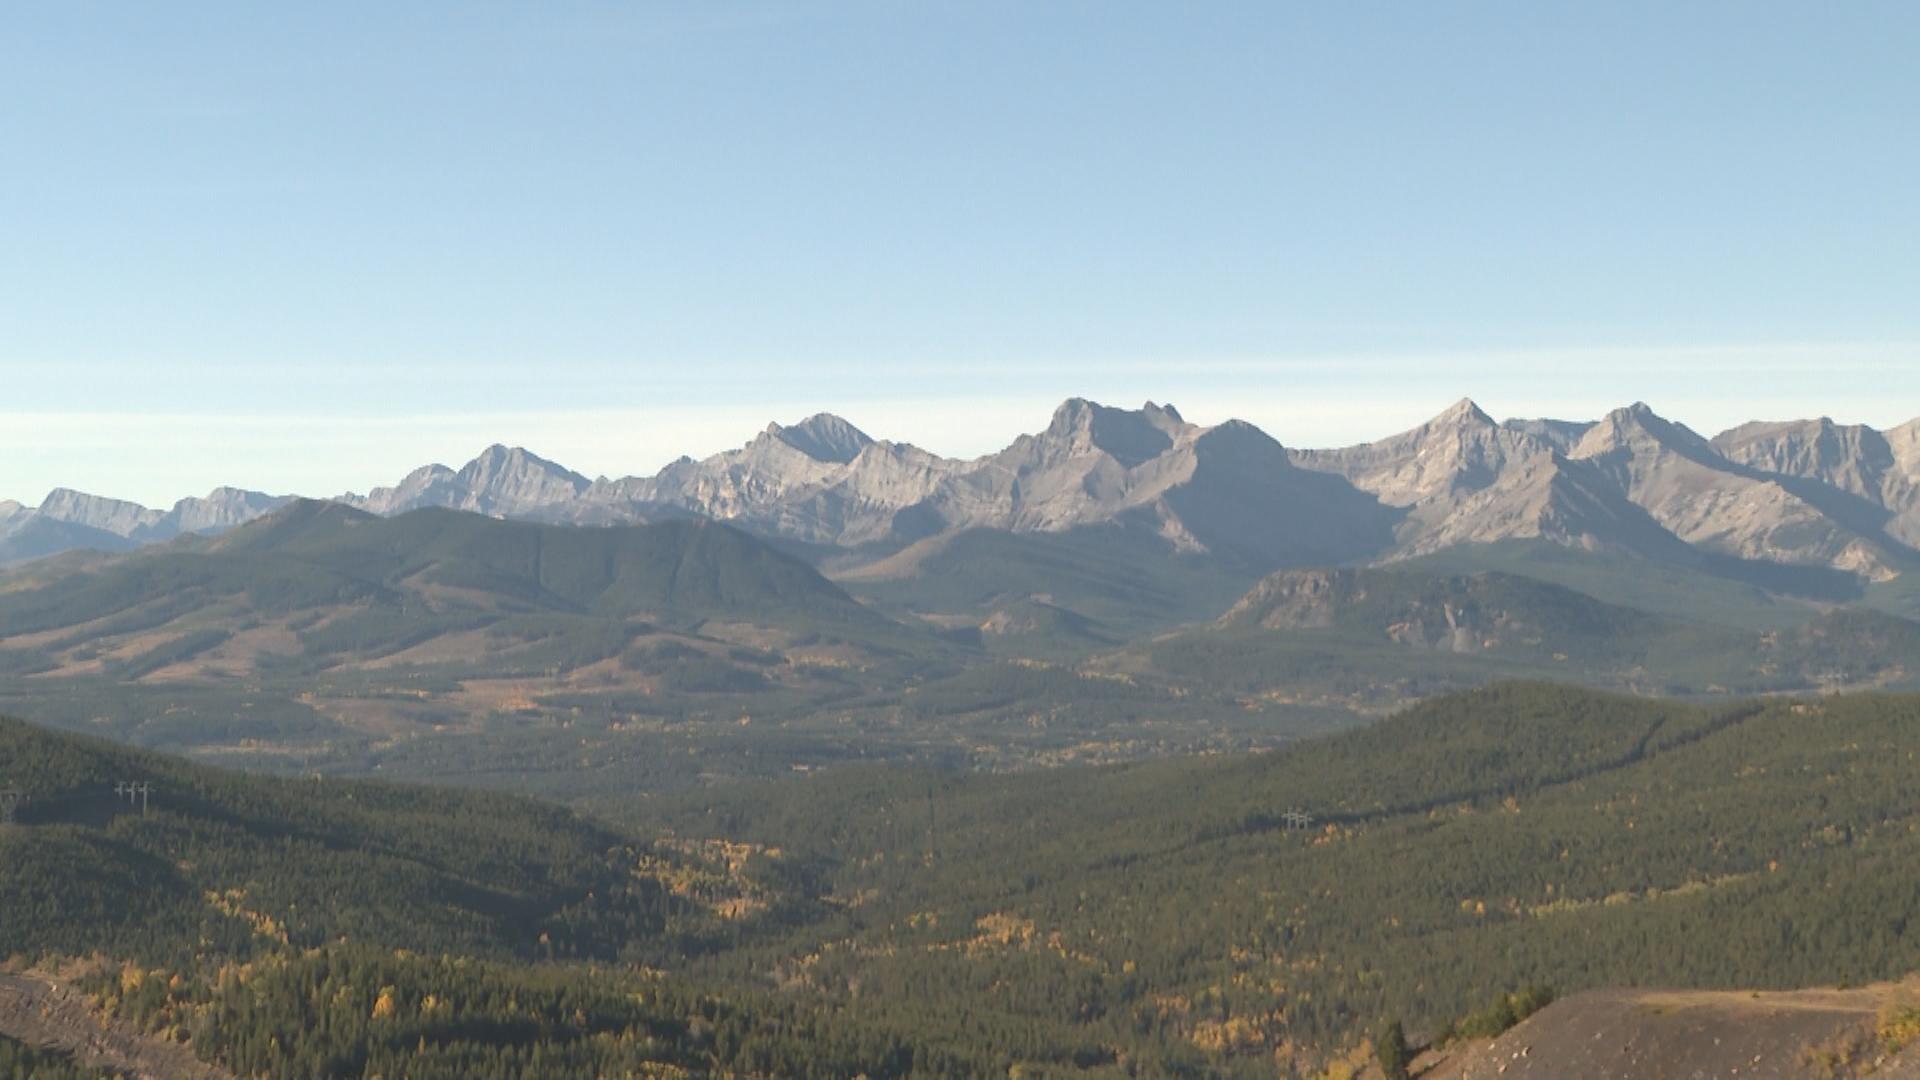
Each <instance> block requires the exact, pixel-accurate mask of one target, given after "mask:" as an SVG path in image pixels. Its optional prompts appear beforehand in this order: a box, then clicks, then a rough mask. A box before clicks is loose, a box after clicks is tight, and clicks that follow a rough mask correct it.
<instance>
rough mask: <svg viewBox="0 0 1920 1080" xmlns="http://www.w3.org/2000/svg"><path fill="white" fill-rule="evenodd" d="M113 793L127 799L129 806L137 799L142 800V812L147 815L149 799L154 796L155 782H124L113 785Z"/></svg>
mask: <svg viewBox="0 0 1920 1080" xmlns="http://www.w3.org/2000/svg"><path fill="white" fill-rule="evenodd" d="M113 793H114V794H115V795H118V796H121V797H122V798H124V799H126V800H127V803H128V805H132V804H133V801H134V800H135V799H138V800H140V812H141V813H142V814H145V813H146V812H147V797H148V796H150V795H152V794H153V781H151V780H122V781H120V782H119V783H117V784H115V785H113Z"/></svg>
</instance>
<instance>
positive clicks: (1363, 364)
mask: <svg viewBox="0 0 1920 1080" xmlns="http://www.w3.org/2000/svg"><path fill="white" fill-rule="evenodd" d="M1916 56H1920V5H1916V4H1913V3H1910V2H1899V3H1868V2H1849V3H1841V4H1834V3H1813V2H1808V3H1804V4H1791V5H1789V4H1775V3H1764V2H1757V0H1750V2H1740V3H1724V4H1723V3H1708V2H1690V3H1680V4H1676V3H1672V2H1670V0H1662V2H1657V3H1628V2H1619V0H1608V2H1605V3H1588V4H1570V3H1567V4H1563V3H1539V2H1536V0H1521V2H1512V3H1497V2H1482V0H1462V2H1459V3H1425V2H1413V0H1409V2H1405V3H1393V4H1376V3H1365V2H1354V3H1299V4H1292V3H1280V2H1275V0H1261V2H1256V3H1244V4H1240V3H1226V2H1220V3H1205V4H1164V3H1157V4H1144V3H1123V2H1116V3H1065V2H1058V3H1056V2H1033V0H1009V2H995V0H966V2H953V3H945V2H941V3H906V2H889V3H866V2H851V0H850V2H845V3H830V2H817V3H806V4H799V3H795V4H760V3H744V2H742V3H714V2H701V3H692V2H689V3H686V4H631V3H618V4H616V3H607V4H570V3H557V2H542V3H533V4H526V3H519V4H498V5H495V4H486V3H472V2H462V3H457V4H456V3H448V4H428V3H419V4H392V3H325V4H258V3H248V4H241V3H233V4H216V3H192V2H187V3H179V4H130V3H118V4H94V3H86V2H80V0H70V2H60V3H41V4H25V5H15V6H14V7H12V8H11V9H10V10H9V11H8V14H7V17H6V18H5V20H4V22H0V498H3V497H12V498H17V499H21V500H23V501H26V502H29V503H32V502H34V501H37V500H38V499H39V497H40V496H41V495H42V494H43V493H44V492H45V491H46V490H47V489H48V488H50V487H53V486H55V485H68V486H75V487H80V488H83V489H86V490H89V491H94V492H97V493H100V494H106V495H116V496H121V497H126V498H134V499H139V500H141V501H145V502H148V503H170V502H171V501H172V500H173V499H175V498H177V497H179V496H181V495H186V494H198V493H203V492H204V491H205V490H206V489H208V488H210V487H211V486H213V485H214V484H216V483H234V484H239V485H243V486H248V487H255V488H262V489H266V490H270V491H276V492H281V491H297V492H301V493H305V494H331V493H335V492H338V491H342V490H346V489H355V490H364V489H365V488H367V487H368V486H371V485H373V484H376V483H383V482H390V481H392V480H394V479H396V478H397V477H398V476H399V475H400V474H401V473H402V472H404V471H405V470H406V469H408V468H411V467H413V466H415V465H418V464H422V463H425V462H427V461H431V460H439V461H444V462H447V463H450V464H457V463H458V462H459V461H462V460H464V459H465V458H467V457H470V456H471V455H472V454H473V453H474V452H476V451H477V450H479V449H480V448H481V447H482V446H484V445H485V444H487V443H490V442H495V441H502V442H508V443H520V444H524V445H527V446H528V447H530V448H531V449H533V450H535V451H537V452H540V453H543V454H545V455H547V456H549V457H553V458H556V459H558V460H561V461H563V462H565V463H566V464H568V465H571V466H572V467H574V468H576V469H579V470H581V471H583V472H587V473H589V474H597V473H606V474H610V475H624V474H636V473H637V474H645V473H650V472H652V471H654V470H655V469H656V468H658V467H659V466H660V465H661V464H663V463H664V462H666V461H667V460H669V459H671V458H673V457H675V456H677V455H679V454H680V453H683V452H684V453H692V454H696V455H699V454H703V453H709V452H712V451H714V450H718V449H721V448H724V447H727V446H731V445H738V444H740V443H743V442H745V441H746V440H747V439H748V438H749V437H750V436H751V435H752V434H753V433H754V432H755V431H757V430H758V429H759V428H760V427H762V426H764V424H765V423H766V421H768V420H771V419H779V420H783V421H791V420H795V419H798V418H799V417H801V416H804V415H806V414H808V413H810V412H814V411H818V410H821V409H828V410H832V411H835V412H838V413H841V414H843V415H845V416H847V417H848V418H850V419H852V420H853V421H855V422H856V423H858V424H860V425H861V426H862V427H864V428H866V429H868V430H869V431H870V432H872V433H873V434H875V435H879V436H885V437H892V438H902V439H909V440H912V441H915V442H919V443H921V444H922V445H925V446H927V447H928V448H929V449H933V450H936V451H940V452H944V453H950V454H972V453H980V452H985V451H988V450H991V449H995V448H997V447H999V446H1000V445H1003V444H1004V443H1005V442H1007V441H1008V440H1009V439H1010V438H1011V437H1012V436H1013V435H1014V434H1016V433H1017V432H1019V431H1023V430H1032V429H1035V428H1037V427H1039V426H1041V425H1042V424H1044V422H1045V420H1046V416H1047V413H1048V411H1049V410H1050V409H1051V407H1052V406H1053V405H1054V404H1055V403H1057V401H1058V400H1059V399H1061V398H1063V397H1066V396H1068V395H1080V396H1087V397H1093V398H1096V399H1099V400H1103V401H1109V402H1112V403H1117V404H1126V405H1137V404H1139V403H1140V402H1141V401H1143V400H1145V399H1148V398H1152V399H1154V400H1157V401H1172V402H1174V403H1175V404H1177V405H1179V406H1180V407H1181V408H1182V410H1183V411H1184V412H1185V413H1186V414H1187V416H1188V417H1189V418H1190V419H1195V420H1200V421H1207V422H1211V421H1216V420H1221V419H1225V418H1227V417H1229V416H1236V415H1237V416H1242V417H1244V418H1246V419H1250V420H1253V421H1254V422H1256V423H1259V424H1260V425H1261V426H1263V427H1265V428H1266V429H1267V430H1268V431H1270V432H1271V433H1272V434H1273V435H1275V437H1277V438H1279V439H1280V440H1281V441H1283V442H1286V443H1289V444H1294V445H1330V444H1339V443H1349V442H1355V441H1360V440H1363V439H1368V438H1374V437H1377V436H1380V435H1383V434H1386V433H1388V432H1391V431H1394V430H1397V429H1400V428H1404V427H1407V426H1410V425H1411V424H1413V423H1415V422H1417V421H1419V420H1420V419H1422V418H1424V417H1425V416H1427V415H1430V414H1432V413H1435V412H1438V411H1439V410H1440V409H1442V408H1444V407H1445V406H1446V405H1448V404H1449V403H1450V402H1452V401H1453V400H1454V399H1456V398H1459V397H1461V396H1465V395H1471V396H1473V397H1475V398H1476V399H1477V400H1479V401H1480V402H1481V403H1482V404H1483V405H1484V406H1485V407H1486V408H1487V409H1488V410H1489V411H1491V412H1494V413H1495V414H1496V415H1512V414H1539V413H1551V414H1560V415H1576V416H1578V415H1593V414H1596V413H1598V412H1600V411H1602V410H1604V409H1606V408H1608V407H1611V406H1616V405H1621V404H1625V403H1628V402H1630V401H1633V400H1636V399H1645V400H1647V401H1649V402H1650V403H1652V404H1653V405H1654V406H1655V407H1656V408H1657V409H1659V410H1661V411H1662V412H1663V413H1665V414H1667V415H1670V416H1672V417H1674V418H1676V419H1679V420H1682V421H1684V422H1687V423H1688V424H1690V425H1692V426H1694V427H1696V428H1698V429H1700V430H1702V431H1705V432H1708V433H1711V432H1712V431H1714V430H1717V429H1718V428H1719V427H1721V426H1725V425H1727V424H1730V423H1733V422H1736V421H1738V420H1742V419H1746V418H1750V417H1755V416H1764V417H1770V418H1779V417H1787V416H1800V415H1819V414H1830V415H1833V416H1835V417H1836V418H1838V419H1843V420H1850V421H1865V422H1871V423H1875V424H1878V425H1888V424H1892V423H1896V422H1899V421H1902V420H1905V419H1909V418H1911V417H1913V416H1916V415H1920V130H1917V129H1920V63H1917V62H1916V60H1915V57H1916Z"/></svg>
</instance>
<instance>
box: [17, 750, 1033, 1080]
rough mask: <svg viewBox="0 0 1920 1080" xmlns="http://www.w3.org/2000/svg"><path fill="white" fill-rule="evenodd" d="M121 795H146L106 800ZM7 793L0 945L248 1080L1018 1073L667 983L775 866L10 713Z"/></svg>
mask: <svg viewBox="0 0 1920 1080" xmlns="http://www.w3.org/2000/svg"><path fill="white" fill-rule="evenodd" d="M129 782H132V783H136V784H139V785H142V786H143V788H144V789H145V790H146V794H145V796H144V802H145V805H144V806H143V805H141V804H142V802H143V798H142V796H140V795H135V796H134V797H133V798H132V799H131V800H130V799H129V798H128V797H127V796H126V795H124V794H120V793H118V792H116V790H115V789H116V786H124V785H125V784H127V783H129ZM0 787H11V788H14V789H16V790H18V791H21V792H24V793H25V794H26V795H27V796H28V797H29V798H28V801H27V802H25V803H24V804H23V805H21V806H20V807H19V808H18V813H17V821H16V822H15V823H14V824H11V825H0V911H4V912H5V913H6V917H5V918H4V919H0V957H5V958H8V960H7V963H8V964H9V965H10V966H13V967H15V968H20V967H24V966H25V965H28V964H32V963H35V962H36V961H38V962H39V963H41V964H43V965H52V966H53V968H57V969H58V970H59V971H60V974H61V977H62V978H66V979H69V980H72V979H75V978H76V975H75V974H74V966H75V965H76V964H78V965H79V967H80V969H81V972H82V973H81V974H79V975H78V976H77V980H78V985H79V986H81V987H82V988H83V989H85V990H86V991H87V992H88V993H90V994H92V995H93V996H94V998H95V999H96V1000H97V1001H98V1002H99V1003H100V1004H101V1005H102V1006H103V1007H105V1008H106V1009H108V1010H109V1011H110V1012H111V1013H114V1014H117V1015H118V1016H119V1017H121V1018H123V1019H126V1020H130V1021H132V1022H134V1023H136V1024H138V1025H140V1026H141V1027H144V1028H146V1029H149V1030H152V1031H154V1032H156V1033H158V1034H160V1035H163V1036H164V1037H166V1038H168V1039H173V1040H188V1041H189V1042H190V1045H191V1047H192V1049H193V1051H194V1052H195V1053H196V1054H197V1055H199V1056H200V1057H202V1058H204V1059H206V1060H209V1061H212V1062H216V1063H219V1064H221V1065H224V1066H226V1067H228V1068H229V1069H231V1070H233V1071H234V1072H236V1073H238V1074H240V1075H273V1076H299V1077H309V1076H311V1077H348V1076H362V1075H382V1076H389V1077H398V1076H409V1077H445V1078H448V1080H452V1078H485V1077H557V1076H581V1075H620V1076H627V1075H645V1076H656V1075H657V1076H675V1075H710V1074H726V1075H743V1076H794V1077H807V1076H820V1077H852V1076H856V1075H861V1074H866V1075H871V1076H905V1075H907V1074H908V1073H909V1072H912V1071H915V1070H921V1071H925V1070H931V1071H933V1072H934V1073H935V1074H939V1075H949V1076H964V1075H978V1074H979V1070H980V1069H982V1068H985V1067H987V1066H986V1063H987V1062H999V1061H1000V1060H1001V1058H1000V1057H999V1055H998V1054H996V1053H992V1052H989V1050H988V1049H987V1048H972V1049H970V1048H967V1047H964V1046H962V1047H955V1048H953V1049H942V1048H940V1047H938V1046H933V1045H928V1044H924V1043H916V1042H915V1041H914V1040H912V1039H911V1038H910V1036H909V1035H907V1034H903V1033H899V1032H895V1031H892V1030H891V1029H889V1028H888V1027H887V1026H886V1025H885V1024H884V1023H875V1024H863V1023H859V1022H857V1021H854V1020H846V1019H842V1018H840V1017H839V1016H837V1015H836V1014H835V1013H834V1012H832V1011H828V1010H822V1009H818V1008H816V1007H814V1006H813V1005H812V1004H811V1003H808V1002H794V1001H789V1000H775V999H771V998H768V997H766V996H765V994H764V992H763V990H762V989H760V988H756V987H752V986H748V987H741V988H734V989H725V990H723V991H721V992H718V993H715V992H708V991H703V990H700V989H698V988H696V987H695V986H693V985H691V984H689V983H686V982H684V981H682V980H679V979H675V978H671V977H669V976H667V975H666V974H665V973H664V972H665V971H666V970H668V969H675V968H680V967H683V966H684V965H685V962H686V960H687V959H688V957H689V956H691V955H695V954H699V953H705V952H712V951H716V950H720V949H724V948H728V947H730V946H733V945H735V944H737V943H738V942H739V940H740V937H741V935H742V933H743V932H749V931H750V930H751V928H752V927H753V926H754V925H755V923H754V921H753V917H754V916H759V915H761V914H763V913H764V914H766V915H767V917H769V918H771V917H775V916H779V915H782V914H783V904H784V903H785V897H786V896H787V895H788V894H787V892H786V891H785V890H783V889H781V888H779V887H778V882H779V880H780V873H781V870H780V867H779V859H778V857H777V855H775V854H774V853H765V852H757V851H747V850H744V849H741V850H734V849H721V850H717V851H709V850H705V849H702V848H700V847H699V846H697V845H696V846H684V847H676V846H673V845H671V844H669V845H666V846H661V845H655V844H647V843H641V842H636V841H633V840H631V839H628V838H625V837H622V836H620V835H618V834H616V833H614V832H612V831H609V830H608V829H606V828H604V827H601V826H598V825H595V824H593V823H591V822H589V821H587V820H585V819H583V818H581V817H579V816H578V815H576V814H574V813H572V812H569V811H567V810H564V809H561V808H558V807H554V806H550V805H544V804H540V803H536V802H533V801H530V800H525V799H520V798H515V797H511V796H503V795H496V794H487V793H479V792H464V791H449V790H439V789H431V788H422V787H405V786H398V785H389V784H381V783H373V782H353V781H337V780H325V781H315V780H289V779H279V778H267V777H257V776H249V775H244V774H239V773H233V772H228V771H224V770H218V769H210V768H207V767H203V766H198V765H193V764H189V763H186V762H182V761H178V760H175V759H171V758H167V757H164V756H161V755H156V754H151V753H146V752H141V751H135V750H129V749H126V748H122V747H119V746H115V745H112V744H108V743H105V742H101V741H99V740H95V739H91V738H87V737H82V736H73V735H66V734H55V733H50V732H47V731H44V730H41V729H38V728H35V727H32V726H30V725H27V724H24V723H20V722H17V721H13V720H6V719H0ZM62 957H65V958H81V959H78V960H74V959H68V960H64V961H63V960H61V959H60V958H62ZM86 958H93V959H86ZM3 1019H4V1018H0V1020H3ZM0 1034H4V1032H3V1031H0ZM6 1055H13V1057H14V1059H16V1060H20V1061H32V1062H35V1063H36V1064H35V1067H36V1068H39V1067H42V1066H44V1067H45V1068H47V1069H49V1070H50V1071H49V1072H48V1075H62V1074H61V1073H58V1072H54V1071H51V1070H53V1069H55V1068H58V1067H64V1066H63V1065H62V1062H61V1061H60V1060H57V1059H53V1058H46V1059H45V1060H44V1061H42V1058H44V1057H45V1055H41V1057H32V1056H31V1055H30V1054H29V1053H28V1052H26V1051H23V1050H20V1049H18V1048H14V1047H10V1046H9V1045H7V1044H5V1043H0V1061H6V1060H8V1057H7V1056H6ZM81 1074H85V1075H92V1074H91V1073H76V1075H81Z"/></svg>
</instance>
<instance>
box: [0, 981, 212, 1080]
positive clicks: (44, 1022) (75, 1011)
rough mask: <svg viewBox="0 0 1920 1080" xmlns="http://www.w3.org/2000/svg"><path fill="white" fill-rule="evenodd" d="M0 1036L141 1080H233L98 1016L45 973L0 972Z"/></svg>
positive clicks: (180, 1050) (174, 1046)
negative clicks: (50, 1049)
mask: <svg viewBox="0 0 1920 1080" xmlns="http://www.w3.org/2000/svg"><path fill="white" fill-rule="evenodd" d="M0 1032H5V1033H6V1034H8V1035H11V1036H13V1037H14V1038H16V1039H19V1040H20V1041H21V1042H25V1043H30V1044H32V1045H35V1046H42V1047H52V1048H55V1049H59V1050H64V1051H67V1052H69V1053H71V1054H72V1055H73V1056H74V1058H75V1059H76V1060H77V1061H79V1062H80V1063H81V1064H83V1065H86V1066H89V1067H92V1068H99V1069H112V1070H115V1071H118V1072H121V1073H125V1074H127V1075H129V1076H134V1077H139V1078H141V1080H235V1078H234V1076H233V1074H232V1073H230V1072H227V1071H226V1070H225V1069H221V1068H218V1067H216V1066H213V1065H208V1064H207V1063H206V1062H204V1061H201V1060H200V1059H199V1058H196V1057H194V1056H193V1054H192V1052H191V1051H189V1050H188V1049H187V1048H186V1047H184V1046H181V1045H180V1044H178V1043H173V1042H168V1041H166V1040H165V1039H160V1038H156V1037H154V1036H152V1035H148V1034H145V1033H144V1032H141V1031H138V1030H135V1029H134V1028H133V1027H132V1026H131V1025H128V1024H126V1023H124V1022H122V1021H119V1020H114V1019H112V1018H109V1017H105V1016H102V1015H101V1014H100V1013H98V1012H97V1011H95V1010H94V1009H93V1008H92V1006H91V1005H90V1004H89V1002H88V1001H87V998H86V996H85V995H84V994H81V993H80V992H79V991H77V990H74V989H71V988H70V987H68V986H66V985H65V984H64V983H62V982H60V981H59V980H57V979H56V978H54V977H53V976H51V975H48V974H46V973H43V972H38V971H33V972H25V973H19V974H15V973H9V972H0Z"/></svg>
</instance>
